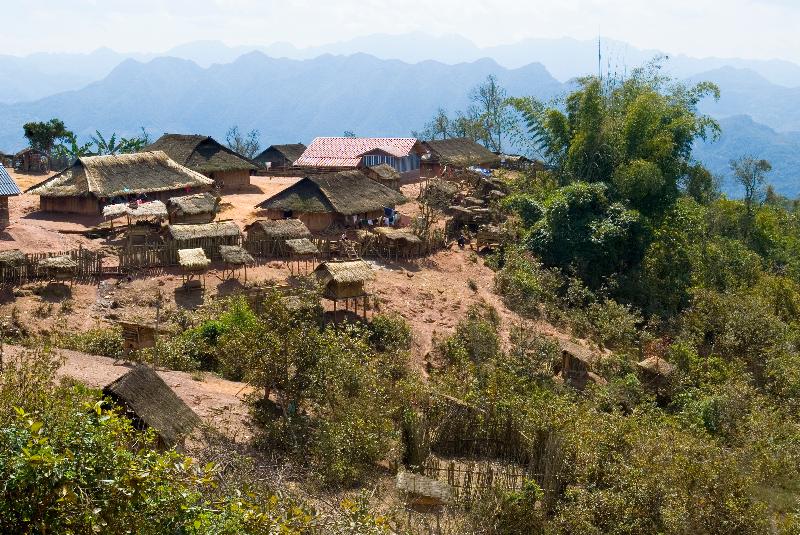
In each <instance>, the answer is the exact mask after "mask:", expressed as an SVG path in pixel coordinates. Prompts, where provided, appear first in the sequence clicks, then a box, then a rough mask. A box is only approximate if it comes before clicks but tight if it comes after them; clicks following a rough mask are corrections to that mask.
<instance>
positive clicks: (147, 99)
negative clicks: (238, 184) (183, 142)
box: [0, 52, 563, 150]
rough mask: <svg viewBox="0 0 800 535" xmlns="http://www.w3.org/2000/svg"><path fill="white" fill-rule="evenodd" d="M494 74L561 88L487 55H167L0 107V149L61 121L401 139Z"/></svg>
mask: <svg viewBox="0 0 800 535" xmlns="http://www.w3.org/2000/svg"><path fill="white" fill-rule="evenodd" d="M489 74H495V75H497V77H498V78H499V80H500V82H501V83H502V84H503V86H505V87H506V88H507V89H508V91H509V93H510V94H515V95H522V94H532V95H534V96H537V97H540V98H545V99H549V98H552V97H554V96H555V95H557V94H559V93H560V92H561V91H562V90H563V85H562V84H561V83H560V82H558V81H557V80H555V79H554V78H553V77H552V76H551V75H550V74H549V73H548V72H547V70H546V69H545V68H544V67H542V66H541V65H539V64H530V65H527V66H525V67H522V68H518V69H505V68H503V67H500V66H499V65H498V64H497V63H495V62H494V61H492V60H489V59H482V60H478V61H475V62H472V63H461V64H457V65H445V64H443V63H438V62H434V61H425V62H420V63H415V64H408V63H403V62H400V61H393V60H380V59H377V58H374V57H372V56H368V55H366V54H355V55H352V56H331V55H325V56H321V57H318V58H315V59H312V60H306V61H297V60H289V59H275V58H270V57H268V56H265V55H264V54H261V53H259V52H253V53H250V54H246V55H244V56H241V57H240V58H239V59H237V60H236V61H234V62H233V63H227V64H221V65H219V64H216V65H212V66H211V67H208V68H205V69H204V68H202V67H200V66H198V65H197V64H195V63H193V62H191V61H188V60H180V59H175V58H158V59H154V60H152V61H150V62H147V63H141V62H138V61H134V60H126V61H124V62H123V63H121V64H120V65H119V66H118V67H117V68H116V69H114V70H113V71H112V72H111V73H110V74H109V75H108V76H107V77H106V78H105V79H103V80H101V81H98V82H94V83H92V84H90V85H88V86H86V87H84V88H82V89H79V90H75V91H66V92H63V93H59V94H57V95H53V96H49V97H46V98H43V99H41V100H38V101H35V102H28V103H18V104H7V105H0V148H2V149H6V150H9V149H17V148H20V147H21V146H23V144H24V139H23V137H22V124H24V123H25V122H28V121H33V120H47V119H50V118H51V117H59V118H61V119H62V120H64V121H65V122H66V124H67V125H68V126H69V128H71V129H72V130H74V131H75V132H76V133H77V134H78V135H79V136H80V137H85V136H88V135H90V134H92V133H93V132H94V130H95V129H99V130H101V131H116V132H117V133H119V134H121V135H124V134H133V133H136V132H137V131H138V130H139V127H140V126H144V127H146V128H147V129H148V130H149V131H150V132H152V133H153V134H154V135H160V134H161V133H162V132H192V133H206V134H210V135H213V136H218V137H223V136H224V134H225V132H226V131H227V129H228V128H229V127H230V126H232V125H238V126H239V127H240V128H241V129H244V130H249V129H251V128H256V129H259V130H260V131H261V134H262V138H263V139H264V140H265V141H266V142H268V143H270V144H272V143H285V142H297V141H305V142H308V141H310V140H311V139H312V138H313V137H315V136H320V135H341V134H342V132H343V131H345V130H350V131H353V132H356V133H357V134H359V135H396V136H407V135H409V133H410V132H411V130H413V129H419V128H420V127H421V126H422V125H423V124H424V123H425V122H426V121H427V120H429V119H430V118H431V117H432V116H433V114H434V112H435V111H436V109H437V108H438V107H440V106H441V107H445V108H447V109H449V110H451V111H455V110H457V109H463V108H465V107H466V106H467V104H468V102H467V94H468V92H469V90H470V89H471V88H472V87H474V86H475V85H477V84H478V83H480V82H481V81H483V80H484V79H485V78H486V77H487V76H488V75H489Z"/></svg>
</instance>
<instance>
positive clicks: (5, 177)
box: [0, 163, 22, 197]
mask: <svg viewBox="0 0 800 535" xmlns="http://www.w3.org/2000/svg"><path fill="white" fill-rule="evenodd" d="M20 193H22V192H21V191H20V190H19V186H17V183H16V182H14V179H13V178H11V175H9V174H8V171H6V168H5V167H3V164H2V163H0V196H3V197H11V196H13V195H19V194H20Z"/></svg>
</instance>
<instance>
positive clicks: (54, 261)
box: [37, 256, 78, 272]
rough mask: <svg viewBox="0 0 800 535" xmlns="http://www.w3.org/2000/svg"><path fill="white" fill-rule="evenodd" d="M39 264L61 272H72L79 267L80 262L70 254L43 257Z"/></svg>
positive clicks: (43, 267)
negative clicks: (69, 255)
mask: <svg viewBox="0 0 800 535" xmlns="http://www.w3.org/2000/svg"><path fill="white" fill-rule="evenodd" d="M37 265H38V266H39V268H42V269H49V270H53V271H61V272H70V271H74V270H76V269H78V264H77V263H76V262H75V261H74V260H73V259H71V258H70V257H68V256H50V257H47V258H42V259H41V260H39V263H38V264H37Z"/></svg>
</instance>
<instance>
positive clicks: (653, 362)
mask: <svg viewBox="0 0 800 535" xmlns="http://www.w3.org/2000/svg"><path fill="white" fill-rule="evenodd" d="M637 366H638V367H639V368H640V369H642V370H644V371H646V372H649V373H652V374H653V375H659V376H661V377H669V376H670V375H671V374H672V372H673V371H675V367H674V366H673V365H672V364H670V363H669V362H667V361H666V360H664V359H662V358H659V357H656V356H653V357H648V358H646V359H644V360H643V361H641V362H639V363H638V364H637Z"/></svg>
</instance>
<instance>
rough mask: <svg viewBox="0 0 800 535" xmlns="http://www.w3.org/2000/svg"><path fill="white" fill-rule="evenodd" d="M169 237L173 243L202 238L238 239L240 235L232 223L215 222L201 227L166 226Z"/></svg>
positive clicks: (237, 228) (236, 226)
mask: <svg viewBox="0 0 800 535" xmlns="http://www.w3.org/2000/svg"><path fill="white" fill-rule="evenodd" d="M167 233H168V235H169V237H170V238H171V239H173V240H175V241H187V240H196V239H202V238H238V237H239V235H240V234H241V231H240V230H239V227H238V225H236V223H234V222H233V221H215V222H213V223H203V224H201V225H167Z"/></svg>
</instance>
